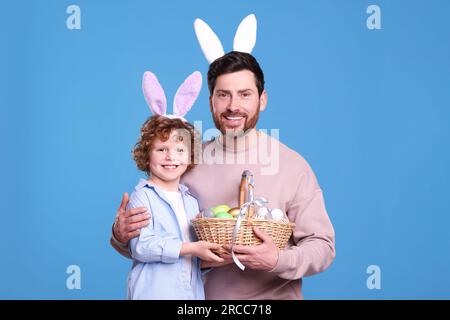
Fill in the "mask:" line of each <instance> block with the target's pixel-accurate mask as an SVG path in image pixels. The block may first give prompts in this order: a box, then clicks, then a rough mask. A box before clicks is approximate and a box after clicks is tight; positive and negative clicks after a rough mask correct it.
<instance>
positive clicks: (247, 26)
mask: <svg viewBox="0 0 450 320" xmlns="http://www.w3.org/2000/svg"><path fill="white" fill-rule="evenodd" d="M194 29H195V34H196V35H197V39H198V42H199V43H200V47H201V48H202V51H203V54H204V55H205V57H206V60H208V62H209V63H210V64H211V63H212V62H214V60H216V59H218V58H220V57H222V56H224V55H225V52H224V50H223V46H222V43H221V42H220V40H219V38H218V37H217V35H216V34H215V33H214V31H212V29H211V28H210V27H209V26H208V25H207V24H206V22H204V21H203V20H201V19H195V22H194ZM255 44H256V17H255V15H254V14H250V15H248V16H247V17H245V18H244V19H243V20H242V21H241V23H240V24H239V27H238V28H237V30H236V34H235V36H234V41H233V50H234V51H240V52H246V53H251V52H252V50H253V48H254V47H255Z"/></svg>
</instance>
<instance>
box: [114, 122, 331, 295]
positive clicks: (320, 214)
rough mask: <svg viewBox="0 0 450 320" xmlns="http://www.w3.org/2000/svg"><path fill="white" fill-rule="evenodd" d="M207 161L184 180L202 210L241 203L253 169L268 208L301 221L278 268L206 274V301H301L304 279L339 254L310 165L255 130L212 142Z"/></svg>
mask: <svg viewBox="0 0 450 320" xmlns="http://www.w3.org/2000/svg"><path fill="white" fill-rule="evenodd" d="M202 159H203V163H200V164H199V165H198V166H197V167H196V168H194V169H193V170H192V171H190V172H188V173H187V174H185V175H184V176H183V178H182V181H181V182H182V183H183V184H185V185H186V186H187V187H188V188H189V190H190V192H191V194H192V195H193V196H194V197H196V198H197V199H198V201H199V205H200V209H205V208H210V207H213V206H216V205H219V204H227V205H229V206H230V207H236V206H238V196H239V184H240V180H241V175H242V172H243V171H244V170H250V171H251V172H252V173H253V175H254V183H255V197H264V198H266V199H267V200H268V201H269V204H268V206H269V208H280V209H281V210H283V211H284V212H287V215H288V217H289V220H290V221H292V222H294V223H295V224H296V227H295V230H294V233H293V236H292V237H291V239H290V241H289V244H288V247H287V248H286V249H284V250H282V251H281V252H280V255H279V259H278V263H277V266H276V267H275V268H274V269H273V270H271V271H269V272H267V271H258V270H250V269H249V268H246V269H245V271H241V270H240V269H239V268H238V267H237V266H235V265H234V264H229V265H226V266H223V267H219V268H213V269H212V270H211V271H210V272H208V273H207V276H206V281H205V294H206V299H209V300H211V299H212V300H216V299H236V300H244V299H276V300H282V299H302V293H301V278H303V277H305V276H310V275H314V274H316V273H319V272H322V271H324V270H325V269H326V268H327V267H328V266H329V265H330V264H331V263H332V261H333V259H334V257H335V247H334V230H333V226H332V224H331V222H330V219H329V217H328V215H327V212H326V209H325V204H324V199H323V195H322V190H321V189H320V186H319V184H318V183H317V180H316V177H315V175H314V173H313V171H312V170H311V168H310V166H309V165H308V163H307V162H306V161H305V160H304V159H303V158H302V157H301V156H300V155H299V154H298V153H296V152H295V151H293V150H291V149H289V148H288V147H287V146H285V145H283V144H282V143H280V142H279V141H278V140H276V139H274V138H272V137H270V136H268V135H267V134H265V133H263V132H261V131H258V132H257V131H256V130H253V131H251V132H250V133H249V134H247V135H246V136H245V137H242V138H240V139H238V143H237V144H234V145H232V144H231V143H226V146H225V145H224V143H223V137H222V136H220V137H219V138H217V139H215V140H213V141H210V142H207V143H206V144H204V146H203V158H202ZM111 243H112V245H113V246H114V247H115V248H116V249H117V250H118V251H119V252H121V253H122V254H123V255H125V256H128V255H129V253H128V252H127V251H128V250H127V248H126V247H125V246H119V245H118V243H117V242H116V241H115V240H114V239H112V240H111Z"/></svg>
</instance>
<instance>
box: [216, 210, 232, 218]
mask: <svg viewBox="0 0 450 320" xmlns="http://www.w3.org/2000/svg"><path fill="white" fill-rule="evenodd" d="M214 218H222V219H233V216H232V215H231V214H229V213H228V212H224V211H221V212H217V213H216V214H215V215H214Z"/></svg>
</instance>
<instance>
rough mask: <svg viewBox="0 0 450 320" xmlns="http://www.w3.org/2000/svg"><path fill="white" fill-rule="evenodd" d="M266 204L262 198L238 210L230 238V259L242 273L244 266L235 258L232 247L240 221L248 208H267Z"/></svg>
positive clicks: (247, 203)
mask: <svg viewBox="0 0 450 320" xmlns="http://www.w3.org/2000/svg"><path fill="white" fill-rule="evenodd" d="M267 203H268V201H267V200H266V199H265V198H263V197H261V198H256V199H254V200H253V201H249V202H246V203H244V204H243V205H242V207H241V209H240V210H239V215H238V218H237V221H236V224H235V225H234V229H233V235H232V238H231V257H232V258H233V261H234V263H235V264H236V265H237V266H238V267H239V269H241V270H242V271H244V270H245V266H244V265H243V264H242V263H241V262H240V261H239V259H238V258H237V257H236V255H235V254H234V250H233V247H234V245H235V242H236V238H237V235H238V233H239V228H240V227H241V221H242V219H243V218H245V215H246V213H247V212H248V209H249V208H250V206H254V205H257V206H260V207H265V208H267V206H266V204H267Z"/></svg>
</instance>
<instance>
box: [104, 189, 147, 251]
mask: <svg viewBox="0 0 450 320" xmlns="http://www.w3.org/2000/svg"><path fill="white" fill-rule="evenodd" d="M127 204H128V193H126V192H125V193H124V194H123V197H122V203H121V204H120V207H119V209H118V210H117V214H116V220H115V222H114V228H113V232H114V237H115V238H116V239H117V240H118V241H119V242H121V243H123V244H126V243H128V241H130V239H132V238H134V237H137V236H139V234H140V232H141V228H143V227H145V226H147V225H148V224H149V222H150V221H149V220H150V214H149V213H148V212H147V208H145V207H140V208H133V209H129V210H126V208H127Z"/></svg>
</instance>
